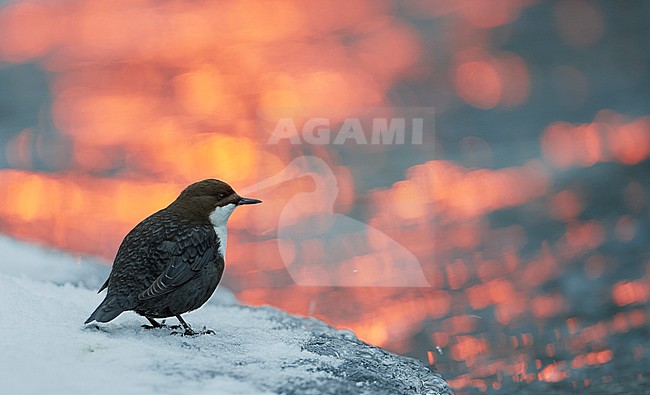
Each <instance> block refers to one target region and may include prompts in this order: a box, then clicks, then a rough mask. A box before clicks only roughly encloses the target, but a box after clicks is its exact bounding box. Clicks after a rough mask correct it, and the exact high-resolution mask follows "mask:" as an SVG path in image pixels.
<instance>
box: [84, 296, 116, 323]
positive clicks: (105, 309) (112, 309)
mask: <svg viewBox="0 0 650 395" xmlns="http://www.w3.org/2000/svg"><path fill="white" fill-rule="evenodd" d="M123 311H124V309H123V308H121V307H120V305H119V304H118V303H117V300H116V298H115V297H114V296H108V295H107V296H106V299H104V301H103V302H102V303H100V304H99V306H97V308H96V309H95V311H93V313H92V314H91V315H90V317H88V319H87V320H86V322H84V324H88V323H90V322H93V321H97V322H108V321H110V320H112V319H113V318H115V317H117V316H118V315H120V314H121V313H122V312H123Z"/></svg>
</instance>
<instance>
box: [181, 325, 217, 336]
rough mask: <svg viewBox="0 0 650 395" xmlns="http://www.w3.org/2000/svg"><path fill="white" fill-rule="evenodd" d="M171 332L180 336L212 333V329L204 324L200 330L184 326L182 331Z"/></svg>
mask: <svg viewBox="0 0 650 395" xmlns="http://www.w3.org/2000/svg"><path fill="white" fill-rule="evenodd" d="M179 329H180V328H179ZM171 334H172V335H181V336H199V335H214V331H213V330H212V329H208V328H206V327H205V326H204V327H203V329H202V330H200V331H195V330H194V329H192V328H185V330H184V331H183V332H176V331H174V332H172V333H171Z"/></svg>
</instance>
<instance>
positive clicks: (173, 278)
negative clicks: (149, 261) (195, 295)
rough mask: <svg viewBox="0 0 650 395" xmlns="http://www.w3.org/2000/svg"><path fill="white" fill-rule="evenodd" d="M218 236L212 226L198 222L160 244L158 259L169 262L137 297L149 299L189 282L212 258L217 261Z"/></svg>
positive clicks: (212, 260)
mask: <svg viewBox="0 0 650 395" xmlns="http://www.w3.org/2000/svg"><path fill="white" fill-rule="evenodd" d="M217 247H218V243H217V239H216V235H215V233H214V230H213V229H212V227H210V226H197V227H192V228H190V229H188V230H187V231H186V232H183V233H182V234H178V235H177V237H176V238H174V240H173V241H170V240H166V241H164V242H162V243H161V244H160V245H159V246H158V253H159V254H160V256H159V257H158V259H161V260H164V261H168V262H169V265H168V266H167V268H166V269H165V270H164V271H163V272H162V274H161V275H160V276H158V278H157V279H156V280H155V281H154V282H153V283H152V284H151V285H150V286H149V288H147V289H146V290H144V291H143V292H142V293H140V294H139V295H138V299H140V300H147V299H152V298H155V297H158V296H160V295H164V294H166V293H169V292H171V291H173V290H174V289H176V288H178V287H180V286H181V285H183V284H185V283H186V282H188V281H189V280H190V279H192V278H193V277H194V276H195V275H197V274H198V273H199V272H200V271H201V269H202V268H203V267H204V266H205V265H206V264H209V263H210V262H214V261H215V258H216V256H215V254H217Z"/></svg>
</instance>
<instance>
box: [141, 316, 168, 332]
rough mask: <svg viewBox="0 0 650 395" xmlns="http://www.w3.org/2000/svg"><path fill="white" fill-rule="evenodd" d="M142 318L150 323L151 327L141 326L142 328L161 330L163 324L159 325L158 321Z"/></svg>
mask: <svg viewBox="0 0 650 395" xmlns="http://www.w3.org/2000/svg"><path fill="white" fill-rule="evenodd" d="M144 318H146V319H147V320H148V321H149V322H150V323H151V325H142V327H143V328H145V329H154V328H162V327H163V326H164V325H163V324H160V323H159V322H158V321H156V320H154V319H153V318H149V317H146V316H145V317H144Z"/></svg>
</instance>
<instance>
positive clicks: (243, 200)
mask: <svg viewBox="0 0 650 395" xmlns="http://www.w3.org/2000/svg"><path fill="white" fill-rule="evenodd" d="M257 203H262V201H261V200H259V199H251V198H245V197H243V198H241V199H239V202H237V205H238V206H241V205H243V204H257Z"/></svg>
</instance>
